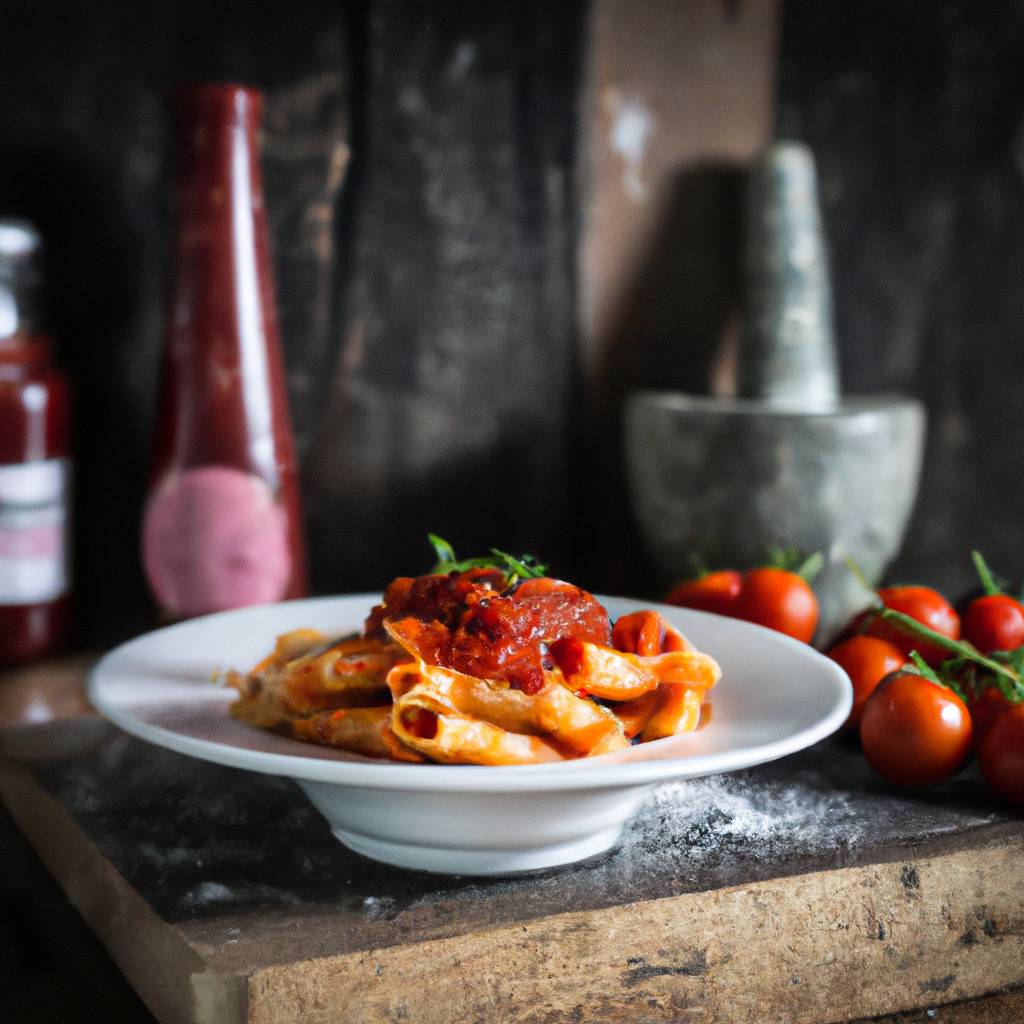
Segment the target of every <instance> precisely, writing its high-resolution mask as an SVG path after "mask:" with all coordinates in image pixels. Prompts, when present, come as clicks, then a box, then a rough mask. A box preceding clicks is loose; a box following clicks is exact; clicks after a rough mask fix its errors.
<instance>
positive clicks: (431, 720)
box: [391, 677, 564, 765]
mask: <svg viewBox="0 0 1024 1024" xmlns="http://www.w3.org/2000/svg"><path fill="white" fill-rule="evenodd" d="M447 698H448V695H447V694H446V693H445V692H444V690H443V689H439V688H437V687H436V686H435V685H434V681H433V680H432V679H430V678H428V677H425V678H424V679H422V680H421V681H420V682H419V683H417V684H416V685H414V686H413V687H411V688H410V689H409V690H407V691H406V692H405V693H404V694H403V695H402V696H401V697H399V698H398V700H396V701H395V704H394V710H393V712H392V718H391V727H392V729H393V730H394V732H395V735H396V736H397V737H398V739H399V740H400V741H401V742H402V743H404V744H405V745H406V746H408V747H411V748H412V749H413V750H416V751H418V752H419V753H421V754H423V755H425V756H426V757H428V758H430V760H432V761H440V762H442V763H445V764H489V765H512V764H540V763H543V762H545V761H562V760H564V757H563V755H562V754H561V753H560V752H559V751H558V749H557V748H556V747H555V746H554V745H553V744H551V743H549V742H547V741H546V740H544V739H541V738H540V737H539V736H531V735H526V734H524V733H518V732H511V731H509V730H507V729H502V728H501V727H500V726H497V725H494V724H492V723H491V722H487V721H484V720H482V719H479V718H472V717H466V716H464V715H462V714H461V713H460V712H459V710H458V709H457V708H456V707H455V706H454V705H453V704H452V703H451V702H450V701H449V700H448V699H447Z"/></svg>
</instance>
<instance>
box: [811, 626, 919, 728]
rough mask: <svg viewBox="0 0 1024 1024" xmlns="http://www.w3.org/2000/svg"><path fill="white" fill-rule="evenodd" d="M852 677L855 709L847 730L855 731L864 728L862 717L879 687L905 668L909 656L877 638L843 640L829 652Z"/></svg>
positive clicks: (861, 637) (866, 637) (846, 725)
mask: <svg viewBox="0 0 1024 1024" xmlns="http://www.w3.org/2000/svg"><path fill="white" fill-rule="evenodd" d="M827 653H828V656H829V657H830V658H831V659H832V660H833V661H834V662H836V663H837V664H838V665H839V666H840V667H841V668H842V669H843V670H844V671H845V672H846V674H847V675H848V676H849V677H850V682H851V683H852V684H853V708H852V709H851V711H850V717H849V718H847V720H846V723H845V726H844V727H845V728H847V729H854V728H856V727H857V726H858V725H859V724H860V719H861V715H862V714H863V713H864V705H865V704H866V703H867V699H868V697H870V696H871V694H872V693H873V692H874V690H875V687H876V686H878V684H879V683H880V682H881V681H882V680H883V679H884V678H885V677H886V676H887V675H889V674H890V673H892V672H895V671H896V670H897V669H900V668H903V666H904V665H906V663H907V659H906V656H905V655H904V654H903V652H902V651H901V650H900V649H899V648H898V647H896V646H895V645H894V644H891V643H889V641H888V640H880V639H879V638H878V637H875V636H851V637H850V638H849V639H847V640H842V641H840V642H839V643H838V644H836V645H835V646H834V647H833V648H832V649H831V650H829V651H828V652H827Z"/></svg>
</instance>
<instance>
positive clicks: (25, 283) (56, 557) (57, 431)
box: [0, 220, 71, 665]
mask: <svg viewBox="0 0 1024 1024" xmlns="http://www.w3.org/2000/svg"><path fill="white" fill-rule="evenodd" d="M39 250H40V241H39V236H38V234H37V233H36V231H35V229H34V228H33V227H32V226H31V225H30V224H27V223H26V222H24V221H16V220H3V221H0V665H12V664H15V663H17V662H21V661H27V660H28V659H30V658H34V657H39V656H41V655H44V654H52V653H54V652H56V651H58V650H60V649H61V648H62V647H63V646H64V645H65V642H66V640H67V634H68V626H69V619H70V616H69V610H68V609H69V598H68V545H67V526H68V505H69V478H70V454H71V428H70V409H69V404H70V403H69V397H68V385H67V380H66V379H65V377H64V375H63V374H62V373H61V372H60V371H59V370H58V369H57V368H56V367H55V366H54V365H53V363H52V361H51V353H50V338H49V336H48V335H47V334H46V333H45V332H44V330H43V327H42V320H41V317H40V303H39V291H40V285H41V275H40V271H39Z"/></svg>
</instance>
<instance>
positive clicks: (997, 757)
mask: <svg viewBox="0 0 1024 1024" xmlns="http://www.w3.org/2000/svg"><path fill="white" fill-rule="evenodd" d="M978 764H979V765H980V767H981V774H982V775H984V776H985V781H986V782H987V783H988V784H989V785H990V786H991V787H992V789H993V791H994V792H995V793H996V795H997V796H1000V797H1002V798H1003V799H1004V800H1006V801H1007V802H1008V803H1011V804H1014V805H1016V806H1017V807H1024V704H1014V705H1012V706H1011V707H1010V708H1008V709H1007V710H1006V711H1004V712H1003V714H1001V715H1000V716H999V717H998V718H997V719H996V721H995V722H994V723H993V724H992V726H991V728H990V729H989V730H988V732H987V733H986V734H985V736H984V737H983V738H982V741H981V745H980V746H979V747H978Z"/></svg>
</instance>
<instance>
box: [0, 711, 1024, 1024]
mask: <svg viewBox="0 0 1024 1024" xmlns="http://www.w3.org/2000/svg"><path fill="white" fill-rule="evenodd" d="M36 717H39V716H38V715H37V716H36ZM0 752H2V753H3V754H4V756H5V759H6V760H5V764H4V767H3V770H2V774H0V795H2V797H3V800H4V802H5V803H6V805H7V807H8V809H9V811H10V813H11V815H12V816H13V817H14V819H15V821H16V822H17V824H18V826H19V828H20V829H21V830H22V832H23V833H24V834H25V835H26V836H27V837H28V839H29V841H30V842H31V843H32V845H33V846H34V847H35V849H36V850H37V851H38V853H39V855H40V857H41V858H42V859H43V861H44V862H45V863H46V865H47V866H48V867H49V869H50V871H51V872H52V873H53V875H54V877H55V878H56V879H57V881H58V882H59V883H60V885H61V886H62V887H63V889H64V890H65V891H66V892H67V894H68V896H69V898H70V900H71V902H72V903H73V904H74V906H75V907H77V909H78V910H79V911H80V913H81V914H82V916H83V917H84V918H85V920H86V921H88V923H89V924H90V926H91V927H92V928H93V929H94V931H95V932H96V934H97V935H98V936H99V937H100V939H101V940H102V942H103V943H104V944H105V945H106V947H107V948H108V949H109V950H110V951H111V953H112V955H113V957H114V959H115V960H116V962H117V963H118V965H119V966H120V968H121V969H122V971H123V972H124V974H125V975H126V976H127V978H128V979H129V981H130V982H131V984H132V985H133V986H134V987H135V989H136V990H137V991H138V992H139V994H140V995H141V996H142V998H143V999H144V1000H145V1002H146V1004H147V1005H148V1006H149V1008H150V1009H151V1010H152V1012H153V1013H154V1014H155V1015H156V1016H157V1018H158V1019H160V1020H163V1021H217V1022H218V1024H220V1022H224V1024H231V1022H235V1021H249V1022H254V1024H255V1022H261V1024H263V1022H265V1024H281V1022H285V1021H302V1022H310V1024H317V1022H327V1021H331V1022H353V1024H356V1022H358V1024H375V1022H397V1021H411V1022H423V1024H435V1022H438V1024H440V1022H444V1024H452V1022H463V1021H464V1022H474V1021H486V1022H488V1024H490V1022H504V1021H510V1022H519V1021H522V1022H530V1024H542V1022H545V1024H562V1022H577V1021H579V1022H593V1024H601V1022H613V1021H630V1022H638V1024H646V1022H655V1021H657V1022H665V1021H672V1022H683V1021H687V1022H688V1021H693V1022H697V1021H699V1022H710V1021H727V1022H730V1024H732V1022H737V1024H739V1022H748V1021H749V1022H755V1021H756V1022H759V1024H760V1022H763V1021H792V1022H826V1021H838V1020H851V1019H856V1018H863V1017H868V1016H872V1015H879V1014H886V1013H890V1014H891V1013H894V1012H896V1011H912V1010H919V1011H920V1015H918V1014H917V1013H915V1014H914V1015H912V1016H910V1017H902V1016H901V1017H900V1018H899V1019H901V1020H914V1019H921V1020H925V1019H936V1017H935V1016H934V1015H935V1014H936V1013H938V1014H941V1017H940V1018H938V1019H942V1020H946V1021H957V1022H966V1021H976V1020H985V1021H998V1020H1000V1019H1005V1020H1007V1021H1009V1020H1020V1019H1022V1018H1024V995H1022V994H1020V993H1016V992H1012V991H1009V992H1007V991H1006V990H1008V989H1012V987H1014V986H1020V985H1021V984H1022V983H1024V856H1022V854H1024V822H1022V821H1021V820H1020V818H1019V817H1017V816H1013V815H1010V814H1008V813H1007V812H1005V811H1004V810H1002V809H1000V808H999V807H997V806H995V805H994V804H992V803H991V802H990V801H989V800H988V798H987V796H986V795H985V794H984V790H983V787H982V786H981V785H980V783H979V782H978V780H977V779H976V778H974V777H973V776H972V775H970V774H968V775H966V776H964V777H962V778H959V779H957V780H955V781H954V782H953V783H951V784H949V785H948V786H946V787H943V788H942V789H941V790H939V791H936V792H933V793H931V794H929V795H927V796H923V797H918V798H908V797H902V796H896V795H894V794H891V793H889V792H887V791H885V790H884V789H883V788H882V787H880V786H879V785H877V784H876V782H875V780H874V779H873V778H872V777H871V775H870V773H869V772H868V770H867V769H866V767H865V766H864V764H863V760H862V758H861V757H860V755H859V753H858V752H857V751H856V750H855V749H854V748H853V747H852V746H851V745H850V744H848V743H846V742H844V741H843V740H841V739H837V740H832V741H829V742H828V743H825V744H822V745H819V746H818V747H816V748H814V749H813V750H811V751H807V752H804V753H802V754H800V755H796V756H795V757H791V758H787V759H785V760H783V761H780V762H776V763H775V764H773V765H767V766H764V767H762V768H759V769H755V770H752V771H748V772H741V773H737V774H735V775H729V776H722V777H719V778H715V779H709V780H702V781H698V782H693V783H683V784H676V785H670V786H667V787H663V788H662V789H661V790H660V791H659V792H658V794H657V795H656V796H655V798H654V799H653V800H652V801H651V802H650V803H649V804H648V805H647V806H646V807H645V808H644V810H643V811H642V812H641V814H640V815H639V816H638V818H637V819H636V821H635V822H634V823H633V824H632V826H631V827H630V829H629V830H628V832H627V835H626V837H625V840H624V842H623V844H622V846H621V847H620V848H619V849H618V850H617V851H615V852H613V853H611V854H609V855H604V856H603V857H601V858H597V859H595V860H594V861H591V862H587V863H584V864H581V865H577V866H574V867H571V868H567V869H562V870H559V871H555V872H548V873H545V874H541V875H536V876H533V877H528V878H518V879H497V880H467V879H457V878H450V877H442V876H430V875H424V874H418V873H413V872H407V871H402V870H399V869H394V868H388V867H385V866H382V865H379V864H375V863H373V862H371V861H368V860H365V859H363V858H361V857H359V856H358V855H356V854H354V853H351V852H349V851H348V850H346V849H345V848H344V847H343V846H341V845H340V844H339V843H338V842H337V841H336V840H335V839H334V838H333V837H332V836H331V834H330V832H329V831H328V829H327V827H326V824H325V823H324V822H323V820H322V819H321V818H320V817H319V815H318V814H317V813H316V812H315V811H314V810H313V809H312V807H311V806H310V805H309V804H308V803H307V802H306V800H305V799H304V798H303V796H302V795H301V793H300V792H299V791H298V790H297V788H296V787H295V786H294V785H293V784H292V783H290V782H288V781H287V780H283V779H277V778H272V777H268V776H259V775H253V774H248V773H245V772H240V771H236V770H234V769H228V768H221V767H218V766H215V765H209V764H205V763H202V762H198V761H193V760H190V759H188V758H184V757H181V756H179V755H176V754H172V753H170V752H167V751H163V750H160V749H157V748H154V747H150V746H147V745H145V744H143V743H140V742H138V741H136V740H134V739H131V738H129V737H127V736H125V735H123V734H121V733H119V732H117V731H116V730H114V729H113V728H112V727H109V726H107V725H106V724H104V723H102V722H101V721H99V720H98V719H95V718H90V717H73V718H69V719H67V720H64V721H58V722H50V723H48V724H37V725H21V726H19V727H16V728H9V729H8V730H6V731H5V732H4V733H3V734H2V736H0ZM1000 991H1003V993H1004V994H1002V995H998V996H995V997H992V998H989V999H986V1000H983V1001H981V1002H978V1003H970V1004H966V1003H964V1002H963V1001H964V1000H969V999H973V998H975V997H978V996H981V995H983V994H985V993H993V992H1000ZM945 1004H960V1005H954V1006H953V1007H951V1008H943V1009H941V1010H938V1011H936V1010H935V1009H934V1007H936V1006H939V1005H943V1006H944V1005H945ZM926 1008H927V1009H928V1012H930V1013H932V1014H933V1016H931V1017H926V1016H925V1015H924V1014H925V1011H926Z"/></svg>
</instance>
